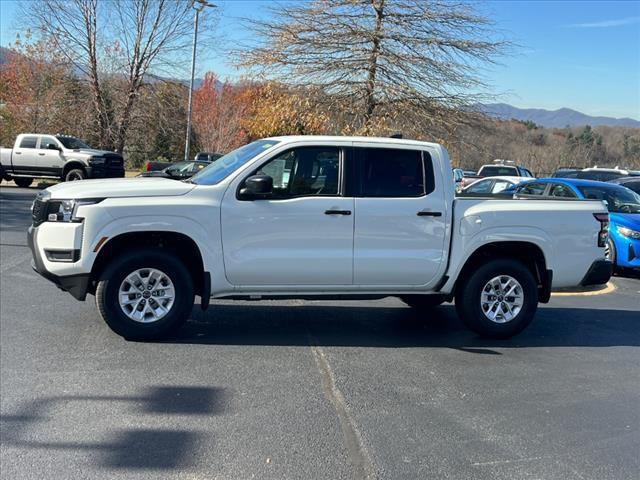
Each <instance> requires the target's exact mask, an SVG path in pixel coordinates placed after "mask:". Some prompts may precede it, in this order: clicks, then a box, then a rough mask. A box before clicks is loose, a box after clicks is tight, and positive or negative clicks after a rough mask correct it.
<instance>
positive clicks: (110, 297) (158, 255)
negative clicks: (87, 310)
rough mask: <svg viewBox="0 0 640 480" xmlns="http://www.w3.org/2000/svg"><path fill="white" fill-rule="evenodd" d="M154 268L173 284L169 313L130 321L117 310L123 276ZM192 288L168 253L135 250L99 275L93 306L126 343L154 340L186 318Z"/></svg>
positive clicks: (181, 266)
mask: <svg viewBox="0 0 640 480" xmlns="http://www.w3.org/2000/svg"><path fill="white" fill-rule="evenodd" d="M148 268H153V269H157V270H160V271H161V272H163V273H164V274H165V275H166V276H167V277H169V279H170V280H171V282H172V283H173V286H174V290H175V298H174V302H173V305H172V306H170V307H169V312H168V313H167V314H166V315H165V316H164V317H162V318H160V319H158V320H156V321H152V322H150V323H142V322H139V321H135V320H132V319H131V318H129V317H128V316H127V315H126V314H125V312H124V311H123V308H121V307H120V302H119V298H118V297H119V290H120V286H121V284H122V283H123V281H124V280H125V279H126V277H127V276H128V275H129V274H131V273H132V272H134V271H136V270H138V269H148ZM193 300H194V289H193V282H192V279H191V275H190V274H189V271H188V270H187V268H186V267H185V265H184V264H183V263H182V262H181V261H180V260H179V259H177V258H176V257H173V256H172V255H171V253H170V252H165V251H162V250H160V249H156V250H135V251H132V252H129V253H127V254H126V255H123V256H121V257H118V258H116V259H115V260H114V261H113V262H112V263H111V264H110V265H109V266H108V267H107V268H106V269H105V270H104V272H103V273H102V275H100V279H99V282H98V286H97V288H96V305H97V307H98V310H99V311H100V315H101V316H102V318H103V320H104V321H105V322H106V323H107V325H109V327H110V328H111V329H112V330H113V331H114V332H115V333H117V334H118V335H121V336H123V337H124V338H126V339H127V340H143V341H144V340H157V339H160V338H165V337H168V336H170V335H171V334H172V333H174V332H175V331H176V330H178V329H179V328H180V327H181V326H182V325H183V324H184V323H185V322H186V320H187V319H188V318H189V315H190V314H191V310H192V308H193Z"/></svg>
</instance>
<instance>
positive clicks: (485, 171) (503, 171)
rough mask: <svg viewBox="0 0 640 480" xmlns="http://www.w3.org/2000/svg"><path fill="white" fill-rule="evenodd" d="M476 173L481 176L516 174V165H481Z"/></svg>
mask: <svg viewBox="0 0 640 480" xmlns="http://www.w3.org/2000/svg"><path fill="white" fill-rule="evenodd" d="M478 175H482V176H483V177H504V176H510V175H515V176H518V169H517V168H516V167H497V166H495V167H494V166H493V165H491V166H487V167H482V168H481V169H480V171H479V172H478Z"/></svg>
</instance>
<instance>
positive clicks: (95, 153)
mask: <svg viewBox="0 0 640 480" xmlns="http://www.w3.org/2000/svg"><path fill="white" fill-rule="evenodd" d="M71 151H72V152H73V153H76V154H77V153H79V154H80V155H86V156H87V157H102V156H104V155H117V156H119V157H121V156H122V155H120V154H119V153H116V152H110V151H109V150H96V149H94V148H81V149H78V150H71Z"/></svg>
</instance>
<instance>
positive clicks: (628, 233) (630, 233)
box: [616, 226, 640, 240]
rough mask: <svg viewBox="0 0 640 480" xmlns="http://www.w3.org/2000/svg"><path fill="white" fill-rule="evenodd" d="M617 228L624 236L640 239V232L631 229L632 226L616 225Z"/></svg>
mask: <svg viewBox="0 0 640 480" xmlns="http://www.w3.org/2000/svg"><path fill="white" fill-rule="evenodd" d="M616 230H618V233H619V234H620V235H622V236H623V237H627V238H633V239H634V240H640V232H636V231H635V230H631V229H630V228H627V227H620V226H616Z"/></svg>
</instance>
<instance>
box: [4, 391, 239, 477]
mask: <svg viewBox="0 0 640 480" xmlns="http://www.w3.org/2000/svg"><path fill="white" fill-rule="evenodd" d="M227 401H228V395H227V392H226V391H225V389H222V388H218V387H192V386H153V387H149V388H147V389H146V390H145V391H144V392H143V393H142V394H141V395H139V396H135V395H133V396H128V395H114V396H109V395H90V396H87V395H63V396H49V397H41V398H36V399H34V400H31V401H29V402H28V403H26V404H24V405H23V406H22V407H21V408H19V409H18V412H17V413H16V414H13V415H1V416H0V424H1V425H2V443H3V444H4V445H6V446H11V447H16V448H28V449H43V450H60V451H65V450H68V451H73V452H78V451H87V452H89V453H90V458H91V459H92V460H93V459H97V464H98V466H99V467H101V468H106V469H116V470H140V469H159V470H174V469H184V468H189V467H191V466H193V465H195V464H197V461H198V458H197V456H196V455H194V450H196V449H197V448H198V444H199V443H201V442H204V441H205V439H206V438H207V437H210V434H209V433H207V432H201V431H193V430H187V429H184V428H180V429H167V428H164V425H166V424H167V423H168V422H167V421H166V417H167V416H190V417H192V416H203V417H208V416H211V415H215V414H219V413H221V412H222V411H224V410H225V408H226V405H227ZM87 402H91V403H102V404H103V405H104V404H107V403H113V402H116V403H120V404H122V413H128V414H129V415H132V418H133V419H134V420H135V421H134V422H133V423H136V424H141V423H143V422H144V423H145V424H146V425H148V424H149V423H151V424H153V423H154V422H157V423H158V424H160V425H162V426H163V427H162V428H149V427H148V426H147V427H146V428H130V429H122V430H111V429H109V433H108V434H107V433H106V432H105V439H104V440H103V441H89V442H82V441H57V440H41V439H40V438H41V437H42V434H40V435H38V434H37V430H38V429H39V427H43V426H45V425H46V424H47V423H48V422H64V423H67V422H69V421H72V419H70V418H66V417H65V416H64V415H63V414H61V413H60V412H61V411H64V409H65V407H69V408H73V407H74V406H78V404H82V403H85V404H86V403H87ZM155 417H160V418H159V419H155V420H154V418H155ZM182 418H184V417H182ZM87 424H88V425H87ZM84 430H91V437H92V438H95V436H96V433H95V427H92V425H91V421H90V420H89V421H83V422H78V426H77V434H78V437H84V436H85V433H88V432H85V431H84ZM97 436H99V434H98V435H97ZM34 438H36V440H34ZM95 453H97V454H98V455H97V456H96V455H95Z"/></svg>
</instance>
